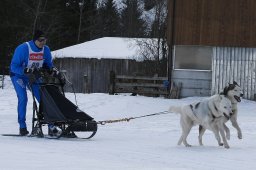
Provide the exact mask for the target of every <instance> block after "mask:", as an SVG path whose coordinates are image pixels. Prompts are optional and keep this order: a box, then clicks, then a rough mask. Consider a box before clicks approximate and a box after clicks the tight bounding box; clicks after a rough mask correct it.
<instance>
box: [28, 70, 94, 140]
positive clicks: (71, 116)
mask: <svg viewBox="0 0 256 170" xmlns="http://www.w3.org/2000/svg"><path fill="white" fill-rule="evenodd" d="M29 80H30V84H32V83H34V82H38V80H39V82H38V84H39V89H40V103H39V107H38V106H37V102H36V100H35V96H34V93H33V91H32V97H33V118H32V131H31V134H30V135H29V136H31V137H33V136H37V137H46V135H44V133H43V129H42V126H44V125H49V124H50V125H54V126H56V127H58V129H59V130H60V133H59V134H58V136H55V137H53V138H60V137H66V138H77V137H78V136H77V135H76V132H89V136H87V137H84V138H83V139H89V138H92V137H93V136H94V135H95V134H96V132H97V122H96V121H95V120H94V119H93V118H92V117H91V116H89V115H88V114H86V113H85V112H83V111H81V110H80V109H79V108H78V107H77V106H76V105H75V104H73V103H72V102H71V101H69V100H68V99H67V98H66V97H65V93H64V90H63V88H64V85H65V81H66V78H65V76H64V75H63V74H61V73H60V74H58V75H55V76H52V74H50V73H49V70H46V69H40V70H37V71H36V72H34V73H33V74H31V75H29Z"/></svg>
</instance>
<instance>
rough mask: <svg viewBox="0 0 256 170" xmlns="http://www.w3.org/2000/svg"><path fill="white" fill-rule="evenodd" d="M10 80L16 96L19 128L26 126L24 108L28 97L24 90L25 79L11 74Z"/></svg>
mask: <svg viewBox="0 0 256 170" xmlns="http://www.w3.org/2000/svg"><path fill="white" fill-rule="evenodd" d="M11 80H12V83H13V86H14V89H15V91H16V94H17V97H18V122H19V125H20V128H27V125H26V109H27V101H28V98H27V92H26V80H24V79H21V78H18V77H16V76H12V77H11Z"/></svg>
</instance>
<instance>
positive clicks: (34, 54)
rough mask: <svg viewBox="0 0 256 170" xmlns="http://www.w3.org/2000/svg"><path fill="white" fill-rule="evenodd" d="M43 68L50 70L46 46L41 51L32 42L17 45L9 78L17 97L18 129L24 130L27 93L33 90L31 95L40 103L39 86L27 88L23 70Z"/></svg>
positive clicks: (50, 61) (48, 53)
mask: <svg viewBox="0 0 256 170" xmlns="http://www.w3.org/2000/svg"><path fill="white" fill-rule="evenodd" d="M32 67H37V68H41V67H45V68H49V69H50V68H52V67H53V63H52V55H51V51H50V49H49V47H48V46H46V45H44V47H43V48H42V49H40V48H38V47H37V46H36V44H35V43H34V41H29V42H25V43H23V44H21V45H19V46H18V47H17V48H16V49H15V52H14V55H13V58H12V61H11V65H10V76H11V80H12V83H13V86H14V89H15V91H16V94H17V97H18V108H17V109H18V123H19V125H20V128H26V127H27V125H26V109H27V101H28V98H27V91H26V87H28V89H29V90H33V93H34V95H35V97H36V99H37V101H38V102H39V101H40V93H39V85H38V84H36V83H34V84H33V85H32V87H31V88H32V89H31V88H30V87H29V86H28V82H29V80H28V77H27V76H26V75H25V74H24V69H25V68H32Z"/></svg>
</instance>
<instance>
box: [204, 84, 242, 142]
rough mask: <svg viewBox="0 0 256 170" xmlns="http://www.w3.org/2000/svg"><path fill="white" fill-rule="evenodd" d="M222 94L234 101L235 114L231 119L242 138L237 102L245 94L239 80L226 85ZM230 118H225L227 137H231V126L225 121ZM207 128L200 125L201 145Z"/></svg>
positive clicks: (233, 109)
mask: <svg viewBox="0 0 256 170" xmlns="http://www.w3.org/2000/svg"><path fill="white" fill-rule="evenodd" d="M221 94H223V95H225V96H226V97H227V98H228V99H229V100H230V101H231V103H232V112H233V114H232V115H231V116H230V121H231V123H232V126H233V127H235V128H236V130H237V136H238V138H239V139H242V131H241V129H240V127H239V126H238V123H237V113H238V110H237V103H239V102H241V97H242V96H243V92H242V90H241V87H240V86H239V85H238V84H237V82H235V81H234V82H233V84H229V85H228V86H226V87H225V88H224V91H223V92H222V93H221ZM228 120H229V119H227V118H226V119H225V121H224V124H223V126H224V129H225V132H226V138H227V139H230V131H229V128H228V127H227V126H226V125H225V123H226V122H227V121H228ZM205 130H206V129H205V128H204V127H202V126H201V125H200V127H199V143H200V145H202V136H203V134H204V132H205Z"/></svg>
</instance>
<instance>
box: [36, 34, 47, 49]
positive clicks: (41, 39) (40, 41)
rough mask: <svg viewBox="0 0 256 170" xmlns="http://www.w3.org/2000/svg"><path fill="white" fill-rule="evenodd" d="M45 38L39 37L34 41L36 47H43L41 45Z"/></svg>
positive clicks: (43, 43)
mask: <svg viewBox="0 0 256 170" xmlns="http://www.w3.org/2000/svg"><path fill="white" fill-rule="evenodd" d="M46 40H47V39H46V38H45V37H39V38H38V39H37V40H36V41H35V44H36V46H37V47H38V48H43V46H44V45H45V44H46Z"/></svg>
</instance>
